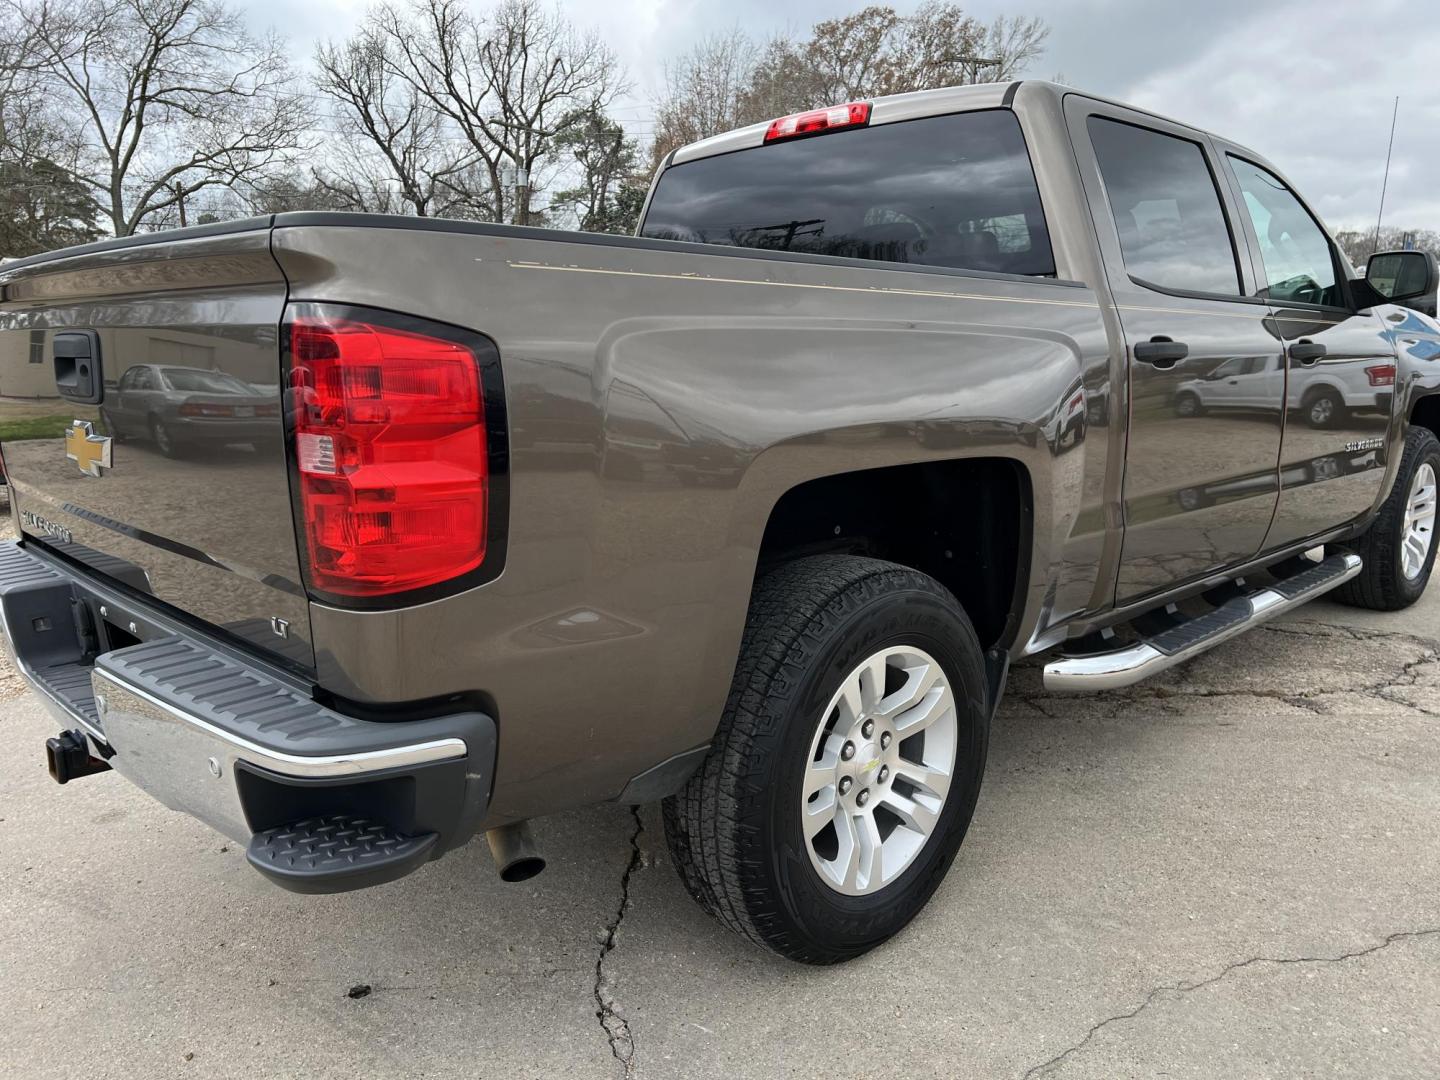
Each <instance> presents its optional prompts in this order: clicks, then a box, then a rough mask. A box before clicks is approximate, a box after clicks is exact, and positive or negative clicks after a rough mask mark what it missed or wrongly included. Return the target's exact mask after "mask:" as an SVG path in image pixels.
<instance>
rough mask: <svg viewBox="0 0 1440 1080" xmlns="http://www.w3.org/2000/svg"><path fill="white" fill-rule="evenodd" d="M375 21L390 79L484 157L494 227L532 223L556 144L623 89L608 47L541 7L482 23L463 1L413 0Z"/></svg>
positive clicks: (517, 2)
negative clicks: (511, 222) (404, 86)
mask: <svg viewBox="0 0 1440 1080" xmlns="http://www.w3.org/2000/svg"><path fill="white" fill-rule="evenodd" d="M375 19H376V22H375V26H376V27H377V28H378V29H379V30H380V32H382V33H383V34H384V36H385V37H386V39H387V40H386V55H387V57H389V59H388V61H387V63H388V64H389V65H390V67H391V70H392V72H393V73H394V75H395V76H396V77H397V78H399V79H401V80H403V81H404V82H405V83H406V84H408V86H409V87H410V88H411V89H412V90H413V91H414V92H415V93H416V94H417V95H419V97H420V98H422V99H423V100H425V101H427V102H428V103H429V104H430V105H431V106H432V107H433V108H434V109H435V110H436V112H437V113H438V114H439V115H440V116H441V117H443V118H444V120H445V122H446V126H447V127H448V128H449V129H450V130H451V131H452V132H453V134H454V135H456V136H457V137H458V138H460V139H463V140H464V141H465V143H466V144H468V146H469V148H470V150H471V151H473V153H474V155H475V156H476V158H478V161H479V167H480V168H481V170H482V171H483V173H484V174H485V179H486V182H487V184H486V186H487V192H486V194H487V198H488V206H489V212H490V214H491V215H492V217H493V219H494V220H497V221H503V220H505V219H506V218H507V217H511V218H513V220H514V221H515V222H517V223H519V224H529V223H531V221H532V216H533V211H532V204H533V199H534V195H535V192H536V190H537V187H538V184H537V178H538V177H539V176H540V174H541V173H542V171H543V170H544V169H545V168H546V166H548V165H551V164H553V158H554V156H555V154H556V152H557V150H556V140H557V139H558V138H559V137H560V136H562V135H563V134H564V133H565V132H566V131H567V130H569V129H570V127H571V126H574V125H578V124H581V123H582V122H583V120H582V119H581V118H582V117H583V116H585V115H586V114H587V113H589V112H594V111H603V110H604V109H606V108H607V107H608V106H609V105H610V104H611V103H612V102H613V101H614V99H615V97H616V96H617V95H618V94H619V93H620V92H622V91H623V89H624V79H623V76H622V75H621V73H620V69H619V65H618V64H617V62H616V60H615V57H614V54H613V53H612V52H611V51H610V49H609V48H608V47H607V46H605V45H604V44H603V43H602V42H601V41H600V39H599V38H598V37H597V36H596V35H595V34H593V33H585V32H580V31H577V30H576V29H575V28H574V27H572V26H571V25H570V24H569V23H568V22H566V21H565V19H564V18H562V17H561V16H560V15H559V14H558V13H557V12H547V11H546V10H544V9H542V8H541V7H540V5H539V3H537V2H536V0H504V2H503V3H501V4H500V6H499V7H497V8H496V9H495V10H494V11H492V12H491V13H490V14H489V15H488V17H486V18H483V19H482V18H479V17H477V16H475V15H473V14H472V13H471V12H470V11H469V9H468V8H466V7H465V6H464V5H463V4H462V3H461V2H460V0H414V2H413V3H412V4H411V5H410V6H409V7H407V8H399V7H396V6H394V5H393V4H389V5H386V6H382V7H380V8H379V9H377V11H376V15H375Z"/></svg>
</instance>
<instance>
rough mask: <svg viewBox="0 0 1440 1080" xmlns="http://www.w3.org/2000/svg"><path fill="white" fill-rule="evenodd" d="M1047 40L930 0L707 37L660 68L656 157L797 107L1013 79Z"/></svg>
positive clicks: (1035, 31)
mask: <svg viewBox="0 0 1440 1080" xmlns="http://www.w3.org/2000/svg"><path fill="white" fill-rule="evenodd" d="M1048 33H1049V30H1048V28H1047V27H1046V26H1045V24H1044V23H1043V22H1042V21H1041V20H1039V19H1035V18H1025V17H1019V16H1001V17H999V18H997V19H995V20H994V22H992V23H990V24H988V25H987V24H985V23H982V22H980V21H979V20H978V19H975V18H973V17H972V16H970V15H967V14H965V11H964V9H963V8H961V7H960V6H959V5H958V4H954V3H944V2H941V0H929V2H928V3H925V4H922V5H921V6H920V7H919V8H917V9H916V10H915V11H914V12H913V13H912V14H910V15H900V14H899V13H897V12H896V11H895V9H894V8H891V7H885V6H879V5H872V6H870V7H866V8H862V9H861V10H859V11H857V12H855V13H853V14H851V15H846V16H843V17H841V18H836V19H827V20H824V21H823V22H819V23H816V24H815V26H813V27H812V28H811V31H810V34H809V35H808V36H805V37H797V36H793V35H783V36H780V37H777V38H775V39H773V40H771V41H770V42H768V43H767V44H765V45H764V46H763V47H757V46H756V45H755V44H754V43H753V42H752V41H751V40H750V39H749V38H748V37H746V36H745V35H744V34H743V33H742V32H740V31H739V30H735V31H732V32H731V33H730V34H729V35H725V36H722V37H720V38H712V39H706V40H705V41H702V42H701V43H700V45H698V46H697V47H696V48H695V49H694V50H692V51H691V52H690V53H689V54H687V55H686V56H685V57H684V58H683V59H682V60H681V61H680V62H679V63H678V64H677V65H675V66H674V67H673V68H671V69H668V70H667V79H666V85H665V91H664V94H663V97H662V99H661V100H660V101H659V102H658V103H657V114H658V122H657V125H656V137H655V146H654V158H655V161H656V163H658V162H659V160H660V159H661V158H663V157H664V155H665V154H666V153H668V152H669V151H670V150H672V149H674V148H675V147H677V146H680V145H683V144H684V143H687V142H692V141H694V140H695V139H700V138H705V137H706V136H709V135H714V134H718V133H719V132H721V131H725V130H728V129H730V128H734V127H738V126H741V125H744V124H750V123H756V122H759V121H761V120H767V119H772V118H774V117H776V116H783V115H785V114H786V113H791V112H799V111H801V110H803V109H812V108H819V107H821V106H824V105H831V104H835V103H838V102H842V101H850V100H855V99H857V98H868V97H878V96H880V95H882V94H900V93H905V92H908V91H912V90H929V89H933V88H935V87H940V86H956V85H963V84H966V83H975V82H993V81H999V80H1003V79H1010V78H1014V77H1015V76H1016V75H1017V74H1018V73H1020V72H1021V71H1023V70H1024V69H1025V68H1026V66H1027V65H1028V64H1029V63H1030V62H1031V61H1033V60H1035V59H1036V58H1037V57H1039V56H1040V55H1041V54H1042V53H1043V51H1044V46H1045V39H1046V37H1047V35H1048ZM716 106H721V107H716Z"/></svg>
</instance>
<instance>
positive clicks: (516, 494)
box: [0, 82, 1440, 963]
mask: <svg viewBox="0 0 1440 1080" xmlns="http://www.w3.org/2000/svg"><path fill="white" fill-rule="evenodd" d="M0 290H3V291H0V395H3V397H0V444H3V455H4V467H5V470H6V473H7V476H8V480H9V484H10V487H11V491H12V493H13V498H12V512H13V514H14V515H15V519H16V524H17V526H18V529H19V531H20V537H21V538H20V540H19V541H18V542H17V543H13V544H10V545H8V546H6V547H4V548H3V549H0V615H3V626H4V634H5V638H6V642H7V645H8V647H9V649H10V651H11V653H12V655H13V656H14V658H15V660H16V663H17V665H18V667H19V669H20V670H21V671H22V672H23V673H24V675H25V676H26V677H27V678H28V679H29V680H30V682H31V683H32V684H33V685H34V687H35V689H36V690H37V692H38V693H39V694H40V695H41V696H42V697H43V698H44V699H45V701H46V702H47V703H48V704H49V705H50V706H51V707H52V708H53V711H54V712H55V713H56V715H57V717H58V718H59V722H60V726H61V729H62V730H61V731H60V733H59V734H57V735H56V737H55V738H53V739H51V740H49V742H48V743H47V745H46V748H45V749H46V754H47V757H48V761H49V767H50V770H51V772H52V773H53V775H54V776H55V778H56V779H57V780H59V781H61V782H62V783H64V782H66V781H68V780H71V779H75V778H77V777H80V776H85V775H88V774H91V773H98V772H103V771H106V770H110V769H113V770H115V771H117V772H119V773H121V774H122V775H124V776H126V777H127V778H128V779H130V780H132V781H134V782H135V783H136V784H138V785H139V786H140V787H142V788H144V789H145V790H146V791H148V792H150V793H151V794H152V795H154V796H155V797H157V798H159V799H160V800H162V801H163V802H164V803H165V804H166V805H168V806H171V807H173V808H175V809H177V810H182V811H185V812H187V813H190V814H193V815H195V816H196V817H199V818H201V819H203V820H204V821H206V822H209V823H210V824H212V825H213V826H215V827H216V828H217V829H219V830H220V831H222V832H223V833H225V834H227V835H228V836H231V837H234V838H237V839H238V840H239V841H240V842H241V843H243V844H245V845H248V847H247V853H248V859H249V862H250V863H251V864H252V865H253V866H254V868H255V869H256V870H257V871H259V872H260V873H262V874H264V875H266V876H267V877H269V878H270V879H272V880H273V881H275V882H277V883H278V884H280V885H282V886H285V887H287V888H291V889H295V890H300V891H309V892H323V891H333V890H340V889H350V888H358V887H361V886H366V885H374V884H379V883H382V882H386V881H389V880H392V879H395V878H397V877H399V876H401V875H403V874H406V873H408V872H410V871H413V870H415V869H416V868H417V867H419V866H421V865H423V864H424V863H425V862H426V861H428V860H430V859H433V858H436V857H438V856H439V855H440V854H442V853H443V852H445V851H448V850H450V849H451V848H454V847H455V846H457V845H459V844H461V843H464V842H465V841H467V840H468V839H470V838H472V837H474V836H475V835H476V834H477V833H479V832H481V831H483V832H485V833H486V834H487V836H488V839H489V841H490V844H491V846H492V848H493V849H494V852H495V855H496V860H497V863H498V865H499V867H500V870H501V873H502V876H505V877H506V878H508V879H519V878H523V877H525V876H527V875H530V874H533V873H535V872H537V871H538V870H539V869H540V867H541V866H543V861H542V859H541V856H540V855H539V852H538V849H537V847H536V846H535V842H534V840H533V839H532V837H531V834H530V831H529V828H528V826H527V824H526V823H527V821H528V820H529V819H531V818H533V817H537V816H540V815H544V814H548V813H552V812H555V811H558V810H562V809H566V808H570V807H576V806H581V805H586V804H593V803H598V802H604V801H617V800H618V801H620V802H623V803H631V804H638V803H644V802H650V801H655V800H664V818H665V828H666V833H667V836H668V841H669V845H670V850H671V853H672V855H673V858H674V862H675V864H676V866H677V868H678V870H679V872H680V874H681V876H682V877H683V879H684V882H685V884H686V886H687V887H688V889H689V891H690V892H691V894H692V895H693V896H694V897H695V898H696V900H697V901H698V902H699V903H700V904H702V905H703V906H704V907H705V908H707V909H708V910H709V911H711V912H712V913H713V914H714V915H715V916H716V917H717V918H718V919H720V920H721V921H722V922H724V923H725V924H726V925H728V926H730V927H732V928H733V929H735V930H737V931H739V932H741V933H743V934H745V935H747V936H748V937H750V938H751V939H753V940H754V941H755V942H757V943H759V944H761V945H763V946H766V947H768V948H771V949H773V950H776V951H777V952H780V953H783V954H784V955H787V956H790V957H794V958H796V959H798V960H803V961H808V962H815V963H824V962H833V961H838V960H843V959H846V958H848V957H852V956H855V955H857V954H859V953H861V952H863V951H865V950H866V949H869V948H872V947H873V946H875V945H877V944H878V943H880V942H882V941H884V940H885V939H886V938H887V937H889V936H890V935H892V934H894V933H895V932H896V931H897V930H899V929H900V928H901V927H902V926H903V925H905V923H906V922H907V921H908V920H909V919H910V918H911V917H912V916H914V915H915V913H916V912H917V911H918V910H919V909H920V908H921V906H922V905H924V903H925V902H926V900H927V899H928V898H929V896H930V895H931V893H932V892H933V891H934V890H935V888H936V887H937V885H938V884H939V882H940V880H941V879H942V877H943V876H944V875H945V873H946V871H947V870H948V868H949V866H950V864H951V861H952V860H953V859H954V858H955V855H956V852H957V850H958V849H959V847H960V843H961V840H962V838H963V836H964V834H965V831H966V828H967V826H968V824H969V821H970V818H971V814H972V812H973V810H974V808H975V805H976V800H977V798H978V796H979V793H980V783H981V776H982V773H983V771H984V765H985V756H986V745H987V735H988V730H989V725H990V721H991V717H992V715H993V713H994V710H995V707H996V703H997V701H998V699H999V697H1000V693H1001V690H1002V687H1003V685H1004V682H1005V677H1006V672H1007V666H1008V664H1009V662H1010V661H1011V660H1012V659H1017V658H1021V657H1029V656H1042V655H1043V657H1044V659H1043V660H1042V661H1041V662H1043V663H1044V665H1045V667H1044V672H1045V675H1044V677H1045V681H1046V684H1047V685H1048V686H1049V687H1050V688H1051V689H1054V690H1068V691H1086V690H1103V689H1108V688H1113V687H1119V686H1125V685H1128V684H1130V683H1133V682H1136V681H1138V680H1140V679H1142V678H1144V677H1146V676H1147V675H1150V674H1152V673H1154V672H1156V671H1160V670H1162V669H1165V668H1167V667H1170V666H1171V665H1174V664H1177V663H1181V662H1184V661H1185V660H1187V659H1189V658H1191V657H1193V656H1195V655H1196V654H1198V653H1199V652H1201V651H1203V650H1204V649H1207V648H1209V647H1211V646H1213V645H1215V644H1217V643H1219V642H1221V641H1224V640H1226V639H1227V638H1230V637H1232V636H1233V635H1235V634H1237V633H1239V632H1241V631H1243V630H1245V629H1247V628H1249V627H1251V626H1253V625H1255V624H1257V623H1259V622H1261V621H1263V620H1265V619H1267V618H1271V617H1273V616H1275V615H1277V614H1279V613H1281V612H1284V611H1286V610H1289V609H1291V608H1293V607H1294V606H1295V605H1297V604H1300V603H1303V602H1304V601H1306V600H1308V599H1310V598H1312V597H1314V596H1317V595H1319V594H1321V593H1325V592H1327V591H1329V590H1334V592H1333V594H1332V595H1334V596H1336V597H1338V598H1340V599H1342V600H1344V601H1346V602H1350V603H1354V604H1360V605H1365V606H1369V607H1378V608H1398V607H1403V606H1404V605H1406V604H1409V603H1412V602H1413V601H1414V600H1415V599H1416V598H1417V597H1418V596H1419V595H1420V593H1421V591H1422V590H1423V589H1424V587H1425V584H1426V581H1427V580H1428V578H1429V576H1430V572H1431V567H1432V565H1433V563H1434V560H1435V551H1436V548H1435V545H1434V543H1433V528H1434V524H1435V509H1436V504H1435V499H1436V476H1437V472H1440V442H1437V440H1436V432H1437V430H1440V327H1437V324H1436V323H1435V321H1434V320H1433V319H1432V318H1431V317H1430V316H1431V315H1433V314H1434V304H1435V291H1436V266H1435V260H1434V259H1433V258H1431V257H1430V256H1427V255H1424V254H1421V253H1418V252H1394V253H1384V254H1381V255H1377V256H1376V257H1375V258H1374V259H1373V260H1372V261H1371V264H1370V266H1369V267H1368V272H1367V274H1366V275H1365V276H1364V277H1360V276H1357V275H1356V274H1355V273H1354V271H1353V270H1352V269H1351V267H1350V266H1349V264H1348V263H1347V261H1346V260H1345V258H1344V257H1343V255H1342V254H1341V253H1340V251H1339V249H1338V248H1337V246H1336V244H1335V242H1334V239H1333V238H1332V237H1331V235H1330V234H1329V233H1328V232H1327V231H1326V229H1325V227H1324V225H1322V224H1321V222H1320V220H1319V219H1318V218H1317V217H1316V216H1315V214H1314V213H1313V212H1312V211H1311V210H1310V209H1309V208H1308V207H1307V205H1306V203H1305V202H1304V201H1303V200H1302V198H1301V197H1300V195H1298V194H1297V193H1296V192H1295V190H1294V189H1293V188H1292V187H1291V186H1290V185H1289V183H1287V181H1286V180H1285V179H1284V178H1283V176H1282V175H1281V174H1280V173H1279V172H1278V171H1277V170H1276V169H1275V168H1274V167H1273V166H1271V165H1270V164H1269V163H1267V162H1266V161H1265V160H1264V159H1263V158H1261V157H1259V156H1258V155H1256V154H1255V153H1253V152H1251V151H1249V150H1246V149H1244V148H1243V147H1240V146H1236V145H1234V144H1232V143H1230V142H1227V141H1226V140H1224V139H1221V138H1218V137H1216V136H1213V135H1210V134H1207V133H1205V132H1202V131H1198V130H1196V129H1194V128H1192V127H1188V126H1186V125H1184V124H1181V123H1177V122H1174V121H1171V120H1166V119H1162V118H1160V117H1157V116H1153V115H1150V114H1148V113H1144V112H1140V111H1137V110H1135V109H1131V108H1127V107H1126V106H1124V105H1121V104H1117V103H1114V102H1110V101H1105V100H1101V99H1098V98H1095V97H1091V96H1087V95H1085V94H1083V93H1078V92H1075V91H1072V90H1069V89H1067V88H1063V87H1058V86H1053V85H1049V84H1045V83H1034V82H1024V83H1017V84H1013V85H1008V86H1006V85H994V86H980V87H967V88H962V89H951V90H937V91H930V92H926V93H919V94H907V95H902V96H897V97H890V98H881V99H877V100H874V101H868V102H855V103H850V104H847V105H842V106H839V107H836V108H830V109H820V110H817V111H815V112H809V113H803V114H799V115H797V116H791V117H785V118H781V119H779V120H776V121H775V122H773V123H771V124H761V125H758V126H755V127H751V128H746V129H744V130H741V131H736V132H732V133H729V134H725V135H721V136H718V137H716V138H713V139H708V140H705V141H703V142H700V143H697V144H694V145H692V146H688V147H686V148H684V149H682V150H679V151H677V152H676V153H674V154H673V155H671V157H670V158H669V159H668V160H667V161H666V162H665V164H664V166H663V168H662V169H661V170H660V171H659V173H658V174H657V177H656V180H655V183H654V186H653V188H652V190H651V193H650V197H649V200H648V202H647V205H646V208H645V211H644V216H643V220H642V224H641V227H640V229H639V235H638V236H634V237H610V236H595V235H584V234H577V233H567V232H555V231H545V230H539V229H523V228H506V227H501V226H491V225H478V224H472V223H464V222H444V221H433V220H415V219H402V218H382V217H366V216H357V215H331V214H309V213H300V214H282V215H279V216H275V217H270V218H263V219H257V220H253V221H246V222H241V223H238V224H227V225H223V226H214V227H207V228H200V229H191V230H182V231H180V232H174V233H165V234H156V235H149V236H143V237H134V238H128V239H124V240H117V241H112V242H106V243H101V244H97V245H92V246H90V247H85V248H76V249H72V250H68V251H61V252H56V253H54V254H51V255H45V256H41V257H37V258H33V259H28V260H24V261H22V262H19V263H17V264H14V265H11V266H8V267H6V268H5V270H4V271H3V273H0Z"/></svg>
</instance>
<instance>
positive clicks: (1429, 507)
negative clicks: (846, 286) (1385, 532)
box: [1400, 461, 1435, 581]
mask: <svg viewBox="0 0 1440 1080" xmlns="http://www.w3.org/2000/svg"><path fill="white" fill-rule="evenodd" d="M1434 538H1435V468H1434V466H1432V465H1431V464H1430V463H1429V462H1428V461H1425V462H1422V463H1421V464H1420V467H1419V468H1418V469H1416V470H1415V479H1414V480H1412V481H1411V482H1410V496H1409V498H1408V499H1407V500H1406V502H1405V525H1404V528H1403V529H1402V530H1401V540H1400V563H1401V568H1402V569H1403V570H1404V571H1405V577H1406V578H1407V579H1409V580H1411V581H1414V580H1415V579H1416V578H1418V577H1419V576H1420V575H1421V574H1422V573H1423V572H1424V570H1425V560H1426V558H1427V557H1428V556H1429V554H1430V545H1431V544H1432V543H1433V542H1434Z"/></svg>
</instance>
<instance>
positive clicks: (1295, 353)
mask: <svg viewBox="0 0 1440 1080" xmlns="http://www.w3.org/2000/svg"><path fill="white" fill-rule="evenodd" d="M1326 351H1327V350H1326V348H1325V346H1324V345H1321V344H1318V343H1317V342H1314V341H1311V340H1309V339H1308V338H1301V339H1300V340H1299V341H1297V342H1295V344H1294V345H1291V346H1290V359H1291V360H1294V361H1295V362H1296V363H1297V364H1303V365H1305V366H1306V367H1309V366H1310V365H1311V364H1314V363H1318V362H1319V360H1320V358H1321V357H1322V356H1324V355H1325V353H1326Z"/></svg>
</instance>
